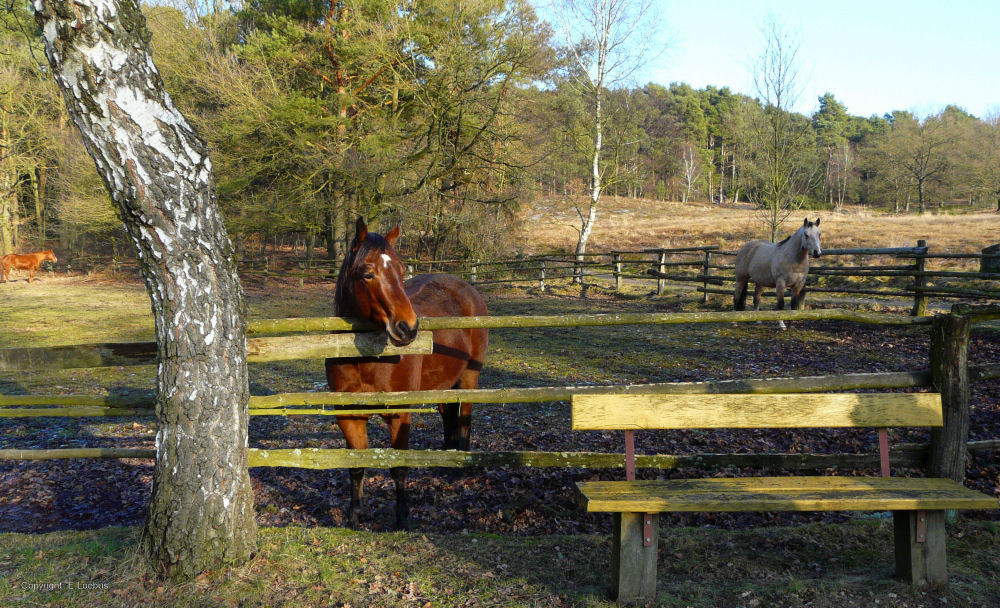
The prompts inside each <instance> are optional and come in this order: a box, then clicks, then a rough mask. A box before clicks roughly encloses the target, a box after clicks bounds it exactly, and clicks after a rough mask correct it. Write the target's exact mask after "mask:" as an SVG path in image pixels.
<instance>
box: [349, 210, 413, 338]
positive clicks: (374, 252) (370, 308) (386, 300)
mask: <svg viewBox="0 0 1000 608" xmlns="http://www.w3.org/2000/svg"><path fill="white" fill-rule="evenodd" d="M398 238H399V226H398V225H397V226H396V227H395V228H393V229H392V230H390V231H389V232H387V233H386V234H385V236H381V235H378V234H375V233H372V232H368V226H366V225H365V221H364V220H363V219H361V218H358V223H357V227H356V232H355V234H354V240H353V241H352V242H351V250H350V251H349V252H348V253H347V257H346V258H345V259H344V263H343V265H342V266H341V267H340V275H339V276H338V277H337V289H336V295H335V302H334V305H335V307H336V312H337V314H338V315H340V316H353V317H361V318H363V319H367V320H368V321H371V322H372V323H375V324H376V325H379V326H382V327H385V331H386V332H387V333H388V334H389V339H390V340H391V341H392V343H393V344H395V345H396V346H405V345H407V344H409V343H410V342H413V340H414V339H415V338H416V337H417V325H418V322H417V314H416V312H414V310H413V306H412V305H411V304H410V299H409V298H408V297H407V295H406V291H405V290H404V288H403V275H404V273H405V272H406V268H405V267H404V266H403V263H402V262H401V261H400V260H399V256H398V255H396V250H395V249H393V245H395V243H396V240H397V239H398Z"/></svg>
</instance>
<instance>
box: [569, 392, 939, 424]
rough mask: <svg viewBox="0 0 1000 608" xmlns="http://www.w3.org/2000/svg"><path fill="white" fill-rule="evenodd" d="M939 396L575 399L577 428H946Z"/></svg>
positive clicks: (680, 396)
mask: <svg viewBox="0 0 1000 608" xmlns="http://www.w3.org/2000/svg"><path fill="white" fill-rule="evenodd" d="M941 424H942V417H941V396H940V395H939V394H937V393H811V394H801V395H744V394H718V395H710V396H709V395H669V396H668V395H621V396H609V395H574V396H573V429H574V430H625V429H635V430H639V429H709V428H816V427H822V428H836V427H896V426H941Z"/></svg>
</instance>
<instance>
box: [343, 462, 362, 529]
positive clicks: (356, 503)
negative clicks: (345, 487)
mask: <svg viewBox="0 0 1000 608" xmlns="http://www.w3.org/2000/svg"><path fill="white" fill-rule="evenodd" d="M347 471H348V473H349V474H350V476H351V505H350V507H348V511H347V520H348V525H349V526H350V527H351V528H352V529H354V530H357V529H358V528H360V527H361V509H362V506H363V505H364V491H365V469H364V467H358V468H354V469H348V470H347Z"/></svg>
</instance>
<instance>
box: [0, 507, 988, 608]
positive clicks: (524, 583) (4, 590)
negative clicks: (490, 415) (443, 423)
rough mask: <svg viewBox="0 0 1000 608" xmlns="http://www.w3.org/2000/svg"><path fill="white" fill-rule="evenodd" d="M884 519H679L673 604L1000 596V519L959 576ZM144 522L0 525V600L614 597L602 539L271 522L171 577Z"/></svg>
mask: <svg viewBox="0 0 1000 608" xmlns="http://www.w3.org/2000/svg"><path fill="white" fill-rule="evenodd" d="M891 527H892V526H891V523H890V520H885V519H866V520H857V521H853V522H850V523H843V524H838V525H836V526H829V525H824V524H809V525H804V526H795V527H760V528H753V529H747V530H737V531H732V530H718V529H710V528H673V529H670V530H667V531H665V532H664V536H663V538H662V539H661V540H660V547H661V550H660V580H661V584H660V588H659V590H658V591H659V593H658V597H657V601H656V603H655V605H656V606H663V607H670V608H673V607H676V608H684V607H688V606H690V607H704V608H716V607H723V606H725V607H729V606H732V607H743V606H745V607H750V608H758V607H761V608H763V607H774V608H781V607H799V606H811V607H815V608H870V607H873V606H890V607H896V608H916V607H939V606H940V607H943V606H957V607H976V608H981V607H987V606H996V605H998V603H1000V586H998V581H997V578H996V573H997V572H998V571H1000V528H998V527H997V526H996V525H995V524H992V523H959V524H956V525H954V526H952V527H951V528H950V537H949V539H948V540H949V542H948V552H949V566H950V574H951V587H950V589H949V590H948V591H947V592H945V593H940V594H938V593H930V594H929V593H920V592H914V591H912V590H911V589H910V588H909V587H908V586H906V585H903V584H901V583H899V582H896V581H893V580H891V579H890V578H888V576H889V573H890V571H891V564H892V554H891V545H892V533H891ZM137 533H138V530H137V529H135V528H114V527H113V528H103V529H100V530H91V531H83V532H79V531H71V532H66V531H64V532H52V533H48V534H38V535H32V534H2V535H0V605H3V606H59V607H63V608H91V607H94V606H121V607H125V606H129V607H131V606H164V607H167V606H169V607H177V608H180V607H200V606H204V607H212V608H215V607H220V608H221V607H226V608H228V607H237V606H240V607H254V606H269V607H278V606H282V607H284V606H287V607H289V608H293V607H294V608H298V607H327V606H336V607H362V606H407V607H411V606H413V607H425V608H427V607H435V608H437V607H443V608H452V607H457V606H468V607H479V606H482V607H486V606H492V607H510V608H519V607H524V606H537V607H546V608H549V607H556V606H580V607H593V608H597V607H608V606H613V605H614V604H613V603H611V602H608V601H607V600H605V599H604V594H603V586H604V574H605V572H606V570H607V569H608V567H609V563H608V561H609V554H610V545H609V542H608V539H607V538H606V536H590V535H574V536H564V535H549V536H538V537H503V536H498V535H487V534H465V535H440V534H421V533H391V534H376V533H370V532H352V531H349V530H343V529H330V528H302V527H286V528H264V529H262V530H261V534H260V550H259V552H258V553H257V555H256V556H255V557H254V558H253V560H251V561H250V563H249V564H247V565H245V566H243V567H240V568H232V569H226V570H225V571H223V572H212V573H207V574H206V575H204V576H202V577H200V578H199V579H198V580H196V581H194V582H191V583H186V584H176V583H170V582H161V581H159V580H157V579H156V578H155V577H152V576H150V575H149V574H148V572H147V571H146V570H145V568H144V567H143V566H142V564H141V563H140V562H139V560H138V559H137V558H136V557H135V555H134V549H133V547H134V543H135V539H136V536H137Z"/></svg>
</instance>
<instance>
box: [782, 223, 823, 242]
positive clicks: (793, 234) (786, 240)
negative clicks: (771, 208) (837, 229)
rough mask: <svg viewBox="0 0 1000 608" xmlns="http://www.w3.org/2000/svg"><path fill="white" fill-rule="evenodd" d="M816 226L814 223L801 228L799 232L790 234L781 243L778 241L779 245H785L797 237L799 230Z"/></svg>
mask: <svg viewBox="0 0 1000 608" xmlns="http://www.w3.org/2000/svg"><path fill="white" fill-rule="evenodd" d="M815 225H816V224H815V223H814V222H809V223H807V224H806V225H804V226H800V227H799V229H798V230H796V231H795V232H793V233H791V234H789V235H788V236H786V237H785V238H783V239H781V240H780V241H778V245H784V244H785V243H787V242H788V240H789V239H791V238H792V237H793V236H795V235H796V234H798V233H799V230H802V229H803V228H809V227H810V226H815Z"/></svg>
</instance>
